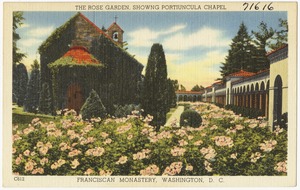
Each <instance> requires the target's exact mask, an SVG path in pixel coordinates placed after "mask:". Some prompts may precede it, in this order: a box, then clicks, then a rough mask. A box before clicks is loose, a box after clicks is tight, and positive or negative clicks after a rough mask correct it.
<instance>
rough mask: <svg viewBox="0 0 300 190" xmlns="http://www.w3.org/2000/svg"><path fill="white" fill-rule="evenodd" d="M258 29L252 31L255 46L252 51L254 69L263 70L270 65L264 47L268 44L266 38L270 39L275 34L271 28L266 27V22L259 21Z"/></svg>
mask: <svg viewBox="0 0 300 190" xmlns="http://www.w3.org/2000/svg"><path fill="white" fill-rule="evenodd" d="M258 29H259V31H258V32H255V31H252V34H253V35H254V37H255V39H254V40H253V41H254V43H255V45H256V48H257V49H256V51H255V52H254V53H255V55H254V57H255V61H256V71H259V70H264V69H267V68H269V67H270V61H269V59H268V58H267V56H266V54H267V51H266V47H267V45H268V40H269V39H271V38H272V37H273V36H274V34H275V31H274V30H273V28H271V27H270V28H268V26H267V24H266V23H264V22H261V23H260V25H259V26H258Z"/></svg>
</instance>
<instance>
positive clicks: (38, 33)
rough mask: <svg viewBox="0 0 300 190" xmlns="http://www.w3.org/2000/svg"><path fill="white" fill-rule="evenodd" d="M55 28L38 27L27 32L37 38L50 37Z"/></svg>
mask: <svg viewBox="0 0 300 190" xmlns="http://www.w3.org/2000/svg"><path fill="white" fill-rule="evenodd" d="M54 29H55V28H54V26H47V27H37V28H32V29H31V30H29V31H28V33H27V34H28V35H29V36H32V37H35V38H41V37H48V36H49V35H50V34H51V33H52V32H53V31H54Z"/></svg>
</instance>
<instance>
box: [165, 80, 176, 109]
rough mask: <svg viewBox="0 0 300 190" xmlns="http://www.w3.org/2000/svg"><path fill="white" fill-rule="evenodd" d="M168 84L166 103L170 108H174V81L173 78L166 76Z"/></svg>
mask: <svg viewBox="0 0 300 190" xmlns="http://www.w3.org/2000/svg"><path fill="white" fill-rule="evenodd" d="M167 82H168V85H167V96H168V99H167V105H168V107H169V109H170V108H174V107H175V106H176V100H177V96H176V93H175V85H176V84H175V83H176V82H174V81H173V80H171V79H170V78H168V81H167Z"/></svg>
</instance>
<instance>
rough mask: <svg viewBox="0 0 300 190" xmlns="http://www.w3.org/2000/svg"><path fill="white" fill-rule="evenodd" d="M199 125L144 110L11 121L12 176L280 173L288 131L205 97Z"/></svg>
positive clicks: (283, 171) (284, 170)
mask: <svg viewBox="0 0 300 190" xmlns="http://www.w3.org/2000/svg"><path fill="white" fill-rule="evenodd" d="M191 108H192V109H194V110H196V111H197V112H198V113H200V114H201V117H202V120H203V121H202V125H201V126H199V127H198V128H191V127H183V128H180V127H178V126H176V124H175V123H176V122H174V124H172V126H168V127H161V129H160V131H159V132H156V131H155V130H154V128H153V127H152V126H150V125H149V122H150V121H151V119H152V118H151V116H148V117H146V118H143V117H141V116H140V115H139V113H137V112H134V113H133V115H130V116H127V117H126V118H120V119H116V118H109V119H106V120H104V121H101V119H97V118H95V119H92V120H91V121H89V122H88V121H83V120H82V119H81V118H80V117H78V116H75V115H74V112H72V111H68V112H66V113H65V116H64V117H63V119H61V120H60V121H58V122H49V123H42V122H41V121H40V120H39V119H38V118H36V119H34V120H32V122H31V123H30V124H19V125H15V126H14V127H13V168H12V169H13V172H14V173H15V174H19V175H101V176H103V175H198V176H202V175H229V176H233V175H247V176H253V175H286V174H287V160H286V159H287V132H286V131H285V130H283V129H280V128H277V129H276V130H275V131H273V132H272V131H270V128H269V127H268V126H267V123H266V121H265V120H264V119H263V118H259V119H247V118H243V117H240V116H237V115H234V113H233V112H232V111H228V110H224V109H221V108H218V107H217V106H215V105H211V104H206V103H197V104H192V105H191Z"/></svg>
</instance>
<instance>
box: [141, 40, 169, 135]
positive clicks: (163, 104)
mask: <svg viewBox="0 0 300 190" xmlns="http://www.w3.org/2000/svg"><path fill="white" fill-rule="evenodd" d="M167 99H168V97H167V65H166V58H165V53H164V50H163V46H162V45H161V44H153V46H152V47H151V52H150V55H149V57H148V63H147V66H146V73H145V80H144V88H143V99H142V108H143V109H144V111H145V114H150V115H152V116H153V120H152V122H151V125H153V126H156V127H157V130H159V128H160V126H163V125H164V124H165V122H166V114H167V111H168V109H169V108H168V104H167Z"/></svg>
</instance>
